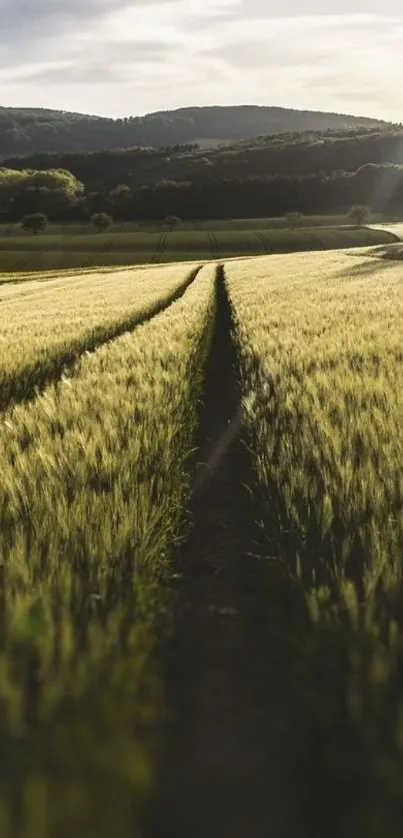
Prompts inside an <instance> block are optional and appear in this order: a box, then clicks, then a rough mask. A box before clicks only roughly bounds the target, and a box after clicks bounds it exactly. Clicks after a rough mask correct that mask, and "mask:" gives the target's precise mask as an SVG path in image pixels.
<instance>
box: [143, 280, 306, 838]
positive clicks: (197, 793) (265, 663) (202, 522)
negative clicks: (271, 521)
mask: <svg viewBox="0 0 403 838" xmlns="http://www.w3.org/2000/svg"><path fill="white" fill-rule="evenodd" d="M216 288H217V310H216V318H215V324H214V329H213V335H212V342H211V348H210V354H209V358H208V361H207V366H206V371H205V385H204V394H203V399H202V406H201V410H200V416H199V430H198V440H197V442H198V451H197V458H196V459H197V463H196V466H195V474H194V483H193V494H192V500H191V509H190V510H189V514H190V520H191V524H190V532H189V535H188V538H187V540H186V541H185V542H184V543H183V546H182V547H181V548H180V549H179V554H178V555H177V556H176V559H175V568H174V569H175V571H176V574H175V575H176V578H177V581H176V583H175V584H176V593H175V627H174V632H173V636H172V638H171V641H170V643H169V645H168V649H166V648H164V649H163V650H162V651H161V659H162V661H165V666H166V678H167V703H168V722H167V727H166V730H165V740H166V743H167V745H166V751H165V754H164V757H163V759H162V764H161V769H160V774H159V777H158V783H157V790H156V793H155V795H154V796H153V799H152V800H151V802H150V805H149V808H148V812H147V816H146V820H145V824H144V835H145V836H146V838H171V837H172V838H207V836H208V838H266V836H267V838H269V836H273V838H294V836H295V835H296V832H295V828H294V827H295V824H294V823H293V819H294V817H295V805H294V750H293V747H292V742H293V723H292V718H293V708H292V703H291V698H290V690H289V688H288V687H289V683H288V679H289V656H290V649H289V648H288V646H287V642H286V637H287V632H286V631H284V626H285V624H286V622H287V621H288V620H289V619H290V613H289V603H288V602H287V595H285V594H284V590H285V587H286V586H283V584H282V579H281V573H280V576H279V569H278V566H277V565H274V563H272V564H271V563H269V562H265V561H263V560H262V559H261V558H259V555H257V554H258V551H259V546H258V543H257V534H256V528H255V525H254V516H253V509H252V505H251V504H252V502H251V496H250V492H249V491H248V488H247V486H248V485H249V486H250V485H251V483H252V482H253V475H252V468H251V464H250V460H249V454H248V451H247V448H246V446H245V444H244V430H243V422H242V409H241V396H240V391H239V386H238V380H237V358H236V350H235V346H234V342H233V340H232V334H231V333H232V317H231V309H230V305H229V301H228V296H227V290H226V285H225V281H224V271H223V268H222V267H219V268H218V270H217V279H216ZM252 554H255V555H252ZM287 609H288V610H287ZM167 661H168V662H167Z"/></svg>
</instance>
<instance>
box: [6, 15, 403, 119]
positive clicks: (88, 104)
mask: <svg viewBox="0 0 403 838" xmlns="http://www.w3.org/2000/svg"><path fill="white" fill-rule="evenodd" d="M383 9H384V11H382V10H383ZM402 90H403V4H402V3H401V0H389V2H388V3H384V4H382V3H380V2H379V0H280V2H277V0H276V2H274V0H0V104H1V105H6V106H17V105H19V106H23V105H25V106H41V107H49V108H59V109H63V110H74V111H80V112H87V113H99V114H104V115H112V116H124V115H130V114H133V115H136V114H143V113H147V112H150V111H154V110H162V109H170V108H176V107H182V106H186V105H208V104H222V105H224V104H261V105H284V106H286V107H294V108H304V109H305V108H312V109H313V110H331V111H338V112H344V113H357V114H362V115H368V116H379V117H382V118H385V119H392V120H395V121H398V122H400V121H403V95H402Z"/></svg>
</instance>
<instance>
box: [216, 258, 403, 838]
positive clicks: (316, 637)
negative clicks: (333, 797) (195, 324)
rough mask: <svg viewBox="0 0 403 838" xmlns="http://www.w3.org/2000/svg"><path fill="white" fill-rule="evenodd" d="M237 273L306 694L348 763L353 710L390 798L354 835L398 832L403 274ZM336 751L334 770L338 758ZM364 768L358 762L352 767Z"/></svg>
mask: <svg viewBox="0 0 403 838" xmlns="http://www.w3.org/2000/svg"><path fill="white" fill-rule="evenodd" d="M285 277H286V278H287V281H286V282H285ZM227 282H228V288H229V293H230V299H231V303H232V306H233V310H234V317H235V323H236V334H237V342H238V346H239V353H240V358H241V367H242V382H243V395H244V410H245V420H246V425H247V428H248V433H249V436H250V440H251V449H252V451H253V453H254V461H255V467H256V472H257V477H258V483H259V488H258V492H257V495H258V497H259V504H260V505H259V511H260V515H261V520H262V530H263V531H264V532H265V533H266V535H267V551H268V552H269V553H270V555H273V554H274V555H275V556H276V557H277V559H278V560H279V561H283V562H284V563H285V564H286V566H287V567H288V571H289V574H290V577H292V578H293V579H294V584H295V585H296V586H297V587H298V589H299V590H300V591H301V594H302V596H303V598H304V601H305V606H306V611H307V615H308V616H309V621H310V625H311V630H310V631H309V632H308V634H307V635H306V636H305V643H304V644H302V646H303V654H304V655H306V656H307V657H309V661H305V662H306V665H307V667H308V668H307V672H309V673H310V674H308V675H307V674H306V673H305V675H304V678H305V687H307V684H309V683H310V692H309V694H310V699H311V700H312V701H313V702H314V704H315V706H316V709H317V712H318V714H319V715H320V717H321V718H322V719H323V720H325V723H326V731H327V733H326V735H327V736H328V737H329V736H330V738H331V736H332V734H333V741H332V747H333V748H334V749H335V751H336V752H337V749H338V748H340V747H341V748H343V747H344V748H345V750H344V752H343V753H344V757H343V758H344V760H346V752H348V748H347V751H346V747H347V746H345V743H344V745H341V739H342V735H343V732H342V731H340V720H341V718H342V717H343V714H344V717H345V723H346V725H347V726H348V725H351V728H349V729H351V730H359V731H360V733H359V737H360V747H361V748H363V747H365V748H366V756H365V759H364V760H361V762H360V769H359V770H360V771H363V772H365V771H370V772H371V771H372V775H371V776H372V782H374V781H375V783H376V786H377V789H378V791H379V788H383V790H384V791H385V795H387V796H388V797H389V804H388V806H387V807H386V809H385V810H384V819H383V821H382V830H383V831H380V832H378V831H376V829H375V827H374V826H373V822H377V818H378V813H377V811H375V808H373V809H372V808H371V805H372V804H371V801H367V805H366V808H365V813H364V814H362V815H360V816H359V817H362V818H363V819H364V820H363V821H360V820H359V819H358V820H354V817H352V819H351V824H350V825H349V827H348V828H347V827H346V826H345V827H344V831H343V835H347V834H348V835H350V832H349V831H348V829H349V828H351V831H352V834H354V829H355V830H356V832H355V834H357V830H358V834H360V835H361V834H366V835H369V834H370V835H371V836H372V835H374V836H375V835H381V834H382V835H385V836H386V835H389V834H390V835H394V834H396V833H395V832H394V831H393V826H392V825H391V824H392V820H393V816H394V815H393V808H394V804H396V800H397V797H394V793H395V792H396V795H397V796H398V794H399V793H400V792H399V789H401V782H402V779H403V777H402V768H401V757H402V748H403V698H402V692H401V687H402V676H401V673H402V671H403V669H402V667H403V612H402V601H403V600H402V597H403V563H402V554H403V472H402V462H403V437H402V431H401V427H402V425H401V422H402V419H401V417H402V414H403V365H402V361H403V349H402V346H403V326H402V323H403V297H402V292H401V289H402V271H401V268H400V267H399V266H397V265H393V264H392V263H391V264H390V265H388V264H386V263H385V262H382V261H381V260H376V259H368V260H367V261H363V260H362V259H361V260H360V259H356V258H354V257H353V256H351V255H348V254H345V255H343V254H339V255H338V254H329V255H325V254H321V255H320V256H317V255H315V254H309V255H306V256H301V257H298V260H296V259H295V257H294V258H293V259H292V260H291V259H290V258H289V257H272V258H271V259H270V261H268V260H256V261H255V262H254V263H251V262H249V263H246V262H245V263H235V262H234V263H231V264H228V266H227ZM269 538H270V544H269ZM302 636H303V635H301V636H300V637H299V640H298V642H299V643H301V637H302ZM300 666H301V661H300ZM329 731H332V733H330V732H329ZM363 743H365V746H364V744H363ZM348 747H350V745H349V746H348ZM329 753H330V752H329ZM328 756H329V754H328ZM329 758H330V759H333V767H334V765H335V764H336V763H337V759H339V758H340V752H338V756H335V752H332V754H331V756H330V757H329ZM342 764H343V760H342ZM354 764H355V763H354V761H353V759H351V760H350V762H349V761H347V763H346V761H344V764H343V765H344V771H346V770H347V771H348V770H353V769H352V766H353V765H354ZM346 766H347V769H346ZM355 770H358V769H357V768H356V769H355ZM347 776H348V774H346V773H345V776H344V782H346V777H347ZM374 778H375V780H374ZM355 779H356V781H357V782H359V778H358V777H357V778H355ZM361 779H362V778H361ZM367 780H368V778H367ZM367 787H368V786H367ZM393 790H395V792H394V791H393ZM358 799H359V795H358V794H357V796H356V800H355V803H357V800H358ZM378 803H379V796H378ZM373 805H374V807H376V805H377V804H376V803H374V804H373ZM357 818H358V815H357ZM371 824H372V826H371ZM371 829H373V830H374V831H371Z"/></svg>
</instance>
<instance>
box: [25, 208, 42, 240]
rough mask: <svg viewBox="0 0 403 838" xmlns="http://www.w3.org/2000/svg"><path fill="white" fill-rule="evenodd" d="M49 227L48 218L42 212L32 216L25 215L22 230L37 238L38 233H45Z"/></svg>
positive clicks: (34, 213)
mask: <svg viewBox="0 0 403 838" xmlns="http://www.w3.org/2000/svg"><path fill="white" fill-rule="evenodd" d="M47 226H48V219H47V216H46V215H44V214H43V213H42V212H33V213H31V214H30V215H24V218H23V219H22V229H23V230H27V231H28V232H30V233H33V235H34V236H37V235H38V233H43V232H44V231H45V230H46V228H47Z"/></svg>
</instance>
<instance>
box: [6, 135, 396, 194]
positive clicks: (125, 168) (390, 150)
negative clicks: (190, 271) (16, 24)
mask: <svg viewBox="0 0 403 838" xmlns="http://www.w3.org/2000/svg"><path fill="white" fill-rule="evenodd" d="M368 164H371V165H374V164H375V165H378V166H379V165H385V164H399V165H400V166H401V165H403V128H397V127H389V128H388V127H384V128H381V129H376V130H373V129H370V130H369V129H359V130H354V129H352V130H345V131H325V132H308V133H302V134H282V135H277V136H272V137H270V136H268V137H262V138H260V139H256V140H249V141H244V142H238V143H233V144H231V145H227V146H223V147H221V148H216V149H211V150H209V151H206V150H204V151H202V150H200V149H194V148H192V147H190V146H181V147H176V148H171V149H152V148H131V149H127V150H123V151H101V152H76V153H60V154H34V155H31V156H29V157H10V158H7V159H5V160H4V165H5V167H6V168H9V169H27V168H28V169H40V170H47V169H67V170H68V171H70V172H72V173H73V174H74V175H75V177H77V178H78V179H79V180H80V181H82V182H83V183H84V184H85V186H86V188H87V189H89V190H101V191H105V190H110V189H113V188H115V187H116V186H119V185H121V184H126V185H127V186H129V187H130V188H133V187H134V188H136V187H141V186H148V185H153V184H158V183H171V184H172V183H177V184H184V183H185V184H186V183H189V182H190V183H195V184H197V183H205V182H207V181H208V182H211V181H217V182H219V181H223V180H229V181H235V180H236V181H239V180H246V179H250V178H259V179H267V178H269V177H273V176H281V175H283V176H287V177H289V176H292V177H297V178H300V177H306V176H308V175H312V174H315V176H321V177H330V178H331V177H334V173H340V172H355V171H356V170H357V169H359V168H360V167H363V166H366V165H368Z"/></svg>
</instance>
